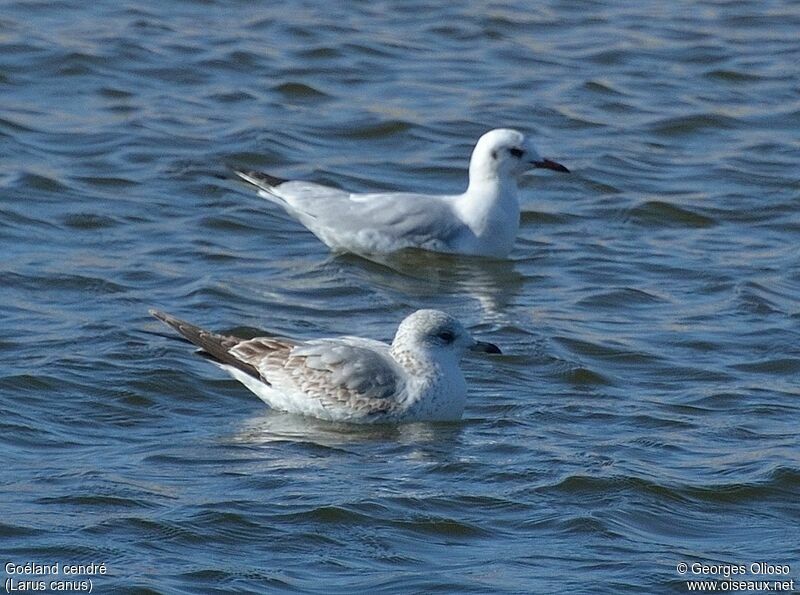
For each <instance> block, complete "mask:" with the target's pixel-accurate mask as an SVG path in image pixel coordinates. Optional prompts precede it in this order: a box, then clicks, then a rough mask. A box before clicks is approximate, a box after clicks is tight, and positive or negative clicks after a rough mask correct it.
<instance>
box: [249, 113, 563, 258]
mask: <svg viewBox="0 0 800 595" xmlns="http://www.w3.org/2000/svg"><path fill="white" fill-rule="evenodd" d="M537 167H538V168H545V169H552V170H556V171H562V172H568V171H569V170H568V169H567V168H566V167H564V166H563V165H561V164H560V163H556V162H555V161H551V160H550V159H543V158H542V157H540V156H539V153H537V151H536V149H535V148H534V147H533V145H532V144H531V143H530V141H529V140H528V139H527V138H526V137H525V135H523V134H522V133H521V132H518V131H517V130H511V129H507V128H499V129H496V130H491V131H489V132H487V133H486V134H484V135H483V136H482V137H481V138H480V139H479V140H478V143H477V144H476V145H475V149H474V150H473V152H472V158H471V159H470V163H469V186H468V187H467V190H466V191H465V192H464V193H462V194H455V195H428V194H413V193H405V192H402V193H401V192H386V193H371V194H352V193H350V192H346V191H344V190H339V189H337V188H331V187H330V186H323V185H322V184H315V183H313V182H304V181H299V180H284V179H281V178H277V177H274V176H271V175H269V174H265V173H261V172H255V171H236V174H237V175H238V176H239V177H241V178H242V179H243V180H245V181H247V182H249V183H250V184H252V185H254V186H256V187H257V188H258V194H259V195H260V196H262V197H263V198H266V199H267V200H270V201H272V202H274V203H277V204H279V205H281V206H282V207H283V208H284V209H285V210H286V211H287V212H288V213H289V214H290V215H292V216H293V217H295V218H296V219H298V220H299V221H300V222H301V223H302V224H303V225H305V226H306V227H307V228H308V229H309V230H310V231H311V232H312V233H314V235H316V236H317V237H318V238H319V239H320V240H322V241H323V242H324V243H325V244H327V245H328V246H329V247H330V248H332V249H334V250H337V251H345V252H355V253H356V254H362V255H372V254H388V253H392V252H397V251H398V250H403V249H406V248H421V249H423V250H430V251H433V252H446V253H451V254H465V255H470V256H487V257H496V258H504V257H506V256H508V254H509V252H511V249H512V248H513V246H514V239H515V238H516V236H517V231H518V230H519V199H518V197H517V177H518V176H519V175H521V174H522V173H524V172H525V171H528V170H530V169H533V168H537Z"/></svg>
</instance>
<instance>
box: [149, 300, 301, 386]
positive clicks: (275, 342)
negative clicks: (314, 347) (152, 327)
mask: <svg viewBox="0 0 800 595" xmlns="http://www.w3.org/2000/svg"><path fill="white" fill-rule="evenodd" d="M150 314H152V315H153V316H155V317H156V318H158V319H159V320H160V321H162V322H163V323H165V324H168V325H169V326H171V327H172V328H174V329H175V330H176V331H178V332H179V333H180V334H181V335H183V336H184V337H185V338H186V339H188V340H189V341H190V342H192V343H194V344H195V345H197V346H198V347H199V348H200V349H201V350H202V355H204V356H206V357H208V358H210V359H211V360H213V361H215V362H218V363H220V364H226V365H228V366H233V367H234V368H237V369H239V370H241V371H242V372H244V373H246V374H248V375H250V376H252V377H253V378H257V379H259V380H262V381H266V379H265V378H263V377H262V376H261V373H260V372H259V370H258V367H257V366H255V365H253V364H252V363H251V362H249V361H248V360H247V359H245V358H242V357H239V356H238V355H237V354H235V353H234V352H233V349H234V348H235V347H237V346H239V345H242V344H244V343H250V342H251V341H245V340H243V339H240V338H238V337H232V336H230V335H220V334H217V333H212V332H211V331H207V330H205V329H202V328H200V327H199V326H195V325H193V324H191V323H189V322H186V321H185V320H181V319H179V318H175V317H174V316H170V315H169V314H166V313H164V312H160V311H158V310H150ZM262 341H265V342H266V341H270V342H271V345H272V346H273V349H274V350H275V351H277V352H282V353H283V354H284V356H285V355H286V354H288V352H289V351H290V350H291V348H292V347H294V345H295V344H296V343H294V342H293V341H289V340H288V339H278V338H274V339H266V338H265V339H262ZM266 350H267V345H266V343H265V346H264V351H266Z"/></svg>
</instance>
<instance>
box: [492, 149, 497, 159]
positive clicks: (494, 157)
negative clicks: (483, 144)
mask: <svg viewBox="0 0 800 595" xmlns="http://www.w3.org/2000/svg"><path fill="white" fill-rule="evenodd" d="M492 159H494V160H497V151H492Z"/></svg>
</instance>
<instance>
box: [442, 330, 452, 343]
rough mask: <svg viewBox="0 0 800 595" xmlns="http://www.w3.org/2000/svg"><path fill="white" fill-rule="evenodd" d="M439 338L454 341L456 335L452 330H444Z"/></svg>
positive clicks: (449, 341) (446, 341) (448, 341)
mask: <svg viewBox="0 0 800 595" xmlns="http://www.w3.org/2000/svg"><path fill="white" fill-rule="evenodd" d="M439 338H440V339H441V340H442V341H444V342H445V343H452V342H453V341H454V340H455V338H456V336H455V335H454V334H453V333H452V331H442V332H441V333H439Z"/></svg>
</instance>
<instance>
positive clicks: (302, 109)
mask: <svg viewBox="0 0 800 595" xmlns="http://www.w3.org/2000/svg"><path fill="white" fill-rule="evenodd" d="M799 14H800V13H798V10H797V5H796V3H794V2H791V1H790V0H785V1H774V2H762V1H743V0H732V1H725V2H722V1H711V0H705V1H702V2H694V3H676V4H669V3H657V2H644V3H637V4H635V5H633V4H630V3H622V5H620V4H619V3H614V2H605V1H595V2H583V3H572V2H560V1H556V0H551V1H548V2H544V3H535V6H533V5H532V4H531V3H528V2H522V1H514V0H508V1H502V2H492V3H488V4H486V3H482V2H467V3H461V4H458V5H447V6H435V5H432V4H431V3H423V2H404V3H394V2H379V3H367V2H351V3H345V2H334V3H325V4H319V5H317V4H315V3H311V2H292V3H275V4H268V3H263V4H257V5H253V4H252V3H249V2H222V1H221V0H207V1H204V2H189V1H183V2H182V1H167V2H135V3H134V2H126V1H123V2H114V3H111V2H98V3H86V2H77V1H73V0H63V1H61V2H57V3H53V2H36V1H22V0H19V1H16V2H6V3H4V5H3V10H2V13H1V14H0V89H2V102H1V103H2V109H0V156H2V164H3V167H2V168H0V188H1V190H0V246H2V250H3V252H2V254H3V260H2V264H0V279H1V280H2V283H0V319H1V320H2V324H0V364H1V365H0V460H2V461H3V467H4V471H3V475H2V477H3V481H2V486H1V487H0V503H2V504H0V511H1V512H2V519H0V554H2V555H1V556H0V557H1V558H2V561H3V564H5V563H6V562H14V563H18V564H24V563H26V562H37V563H53V562H60V563H62V564H66V563H83V564H88V563H90V562H96V563H99V562H104V563H105V564H106V565H107V566H108V569H109V571H108V574H107V575H106V576H103V577H95V579H94V580H95V584H94V586H95V589H97V591H96V592H104V593H105V592H108V593H110V592H113V593H147V592H149V593H223V592H237V593H263V592H273V591H275V592H280V591H286V592H304V593H353V592H370V593H395V592H419V593H423V592H424V593H430V592H437V593H484V592H495V593H529V592H533V593H548V592H557V591H568V592H586V593H589V592H591V593H596V592H607V593H656V592H658V593H662V592H663V593H684V592H687V588H686V585H685V583H684V579H685V578H686V576H681V575H680V574H678V572H677V571H676V565H677V564H678V563H680V562H686V563H689V564H691V563H693V562H701V563H706V564H712V563H713V564H746V565H748V566H749V564H750V563H752V562H759V561H763V562H768V563H771V564H788V565H790V566H791V575H790V577H789V578H795V579H796V580H800V572H798V570H799V569H800V548H799V547H798V540H797V527H798V524H799V523H800V505H799V504H798V502H800V454H799V452H800V451H798V443H797V428H798V422H799V421H800V405H798V403H800V400H799V399H800V388H798V384H799V383H798V380H799V379H800V302H798V296H799V295H800V257H799V255H800V252H799V251H798V246H800V224H798V211H799V210H800V181H798V180H800V178H798V174H797V164H798V161H799V160H800V159H799V158H800V142H798V138H800V91H798V86H797V81H798V76H799V75H800V68H798V64H800V52H798V47H799V46H798V43H797V40H798V38H800V16H798V15H799ZM498 126H511V127H517V128H520V129H522V130H525V131H526V132H528V133H530V134H531V135H533V137H534V138H535V143H536V144H537V146H538V147H539V149H540V152H541V153H542V154H544V155H547V156H548V157H551V158H554V159H557V160H558V161H560V162H562V163H564V164H565V165H567V166H568V167H569V168H570V169H571V170H572V171H573V174H572V175H570V176H565V175H557V174H552V173H547V172H544V173H541V174H537V175H535V176H528V177H526V178H525V179H524V180H523V181H522V184H521V196H522V204H523V211H524V212H523V215H522V227H521V232H520V237H519V239H518V241H517V244H516V248H515V250H514V252H513V253H512V255H511V258H510V260H509V261H483V260H469V259H467V260H459V259H454V258H451V257H445V256H420V255H414V256H411V257H409V258H407V259H400V260H399V261H398V260H395V261H392V262H389V263H373V262H369V261H366V260H364V259H361V258H358V257H354V256H336V255H332V254H331V253H329V251H328V250H327V249H326V248H325V246H323V245H322V244H321V243H320V242H319V241H317V240H316V238H314V237H313V236H312V235H311V234H310V233H308V232H306V231H304V230H303V228H302V227H301V226H299V225H298V224H297V223H295V222H293V221H292V220H291V219H290V218H289V217H287V216H286V215H285V214H283V213H282V212H281V211H280V209H279V208H276V207H274V206H272V205H270V204H268V203H265V202H264V201H262V200H260V199H258V198H257V197H255V196H254V194H253V193H252V192H251V191H250V190H249V189H248V188H247V187H245V186H244V185H243V184H240V183H238V182H236V181H233V180H230V179H227V178H226V172H227V165H228V164H234V165H237V166H240V167H249V168H256V169H263V170H265V171H268V172H270V173H273V174H275V175H280V176H283V177H292V176H296V177H301V178H304V179H310V180H314V181H317V182H323V183H330V184H335V185H338V186H341V187H346V188H350V189H353V190H358V191H377V190H381V189H402V190H409V191H423V192H429V191H430V192H458V191H460V190H461V189H462V188H463V187H464V185H465V183H466V170H465V168H466V163H467V159H468V157H469V153H470V151H471V148H472V145H473V143H474V141H475V139H477V138H478V136H479V135H480V134H482V133H483V132H485V131H486V130H488V129H490V128H493V127H498ZM149 307H158V308H161V309H164V310H166V311H168V312H171V313H173V314H175V315H177V316H181V317H183V318H187V319H189V320H192V321H194V322H196V323H198V324H201V325H204V326H207V327H209V328H212V329H217V330H226V331H229V330H233V331H237V330H238V331H241V332H253V331H254V330H255V329H269V330H272V331H277V332H281V333H286V334H289V335H292V336H299V337H307V338H311V337H319V336H326V335H336V334H349V333H355V334H360V335H365V336H370V337H374V338H378V339H385V340H388V339H391V337H392V334H393V332H394V329H395V328H396V325H397V323H398V322H399V320H400V319H402V317H403V316H405V315H406V314H408V313H409V312H411V311H413V310H414V309H417V308H420V307H429V308H440V309H444V310H447V311H449V312H451V313H452V314H454V315H456V316H457V317H459V318H460V319H461V320H463V321H464V323H465V324H466V325H467V326H468V327H470V328H471V329H472V331H473V332H474V333H475V334H476V335H478V336H480V337H481V338H483V339H486V340H491V341H492V342H494V343H497V344H499V345H501V346H502V347H503V349H504V353H505V355H503V356H501V357H493V358H489V357H477V358H470V359H469V360H467V361H465V363H464V368H465V371H466V375H467V379H468V382H469V384H470V386H471V393H470V400H469V403H468V407H467V410H466V413H465V418H464V420H463V422H462V423H457V424H413V425H408V426H402V427H394V428H393V427H374V428H354V427H348V426H339V425H335V424H326V423H322V422H316V421H312V420H306V419H302V418H296V417H291V416H287V415H283V414H280V413H275V412H271V411H269V410H268V409H266V408H265V407H264V406H263V405H262V403H261V402H260V401H259V400H258V399H257V398H255V397H254V396H253V395H251V394H250V393H248V392H247V391H246V390H245V389H244V388H243V387H241V386H240V385H239V384H238V383H236V382H235V381H233V380H231V379H229V378H227V377H225V376H224V375H222V374H221V373H220V372H219V371H218V370H216V369H215V368H213V367H212V366H209V365H208V364H207V363H206V362H204V361H202V360H201V359H199V358H196V357H195V356H193V355H192V353H191V350H190V349H189V348H188V347H187V346H186V345H184V344H181V343H180V342H178V341H174V340H170V339H167V338H166V337H164V336H161V335H160V334H154V333H166V331H165V329H163V328H161V326H160V324H159V323H158V322H157V321H155V320H153V319H151V318H149V317H148V315H147V309H148V308H149ZM167 334H168V333H167ZM690 575H691V573H689V575H688V576H690ZM6 578H8V575H7V574H6V575H4V577H3V579H4V580H5V579H6ZM700 578H703V577H702V576H701V577H700ZM750 578H752V576H750ZM758 578H777V577H758Z"/></svg>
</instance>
